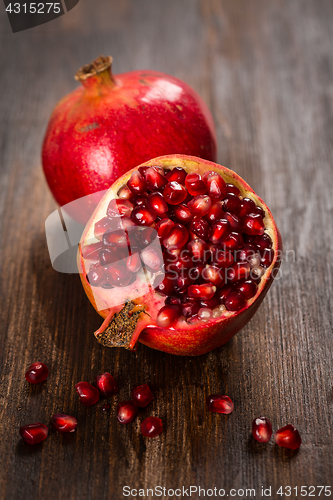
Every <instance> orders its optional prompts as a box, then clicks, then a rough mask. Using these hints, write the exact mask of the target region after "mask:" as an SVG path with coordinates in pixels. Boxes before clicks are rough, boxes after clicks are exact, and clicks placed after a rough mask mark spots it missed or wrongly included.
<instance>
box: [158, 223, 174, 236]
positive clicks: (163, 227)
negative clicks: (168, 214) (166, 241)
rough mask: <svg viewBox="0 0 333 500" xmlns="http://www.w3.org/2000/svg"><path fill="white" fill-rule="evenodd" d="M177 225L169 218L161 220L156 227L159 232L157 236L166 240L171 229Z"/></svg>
mask: <svg viewBox="0 0 333 500" xmlns="http://www.w3.org/2000/svg"><path fill="white" fill-rule="evenodd" d="M174 225H175V223H174V222H173V221H172V220H171V219H168V218H165V219H162V220H160V221H159V222H158V223H157V224H156V226H155V229H156V231H157V234H158V235H159V237H160V238H165V237H166V236H167V235H168V234H169V232H170V229H171V228H172V227H173V226H174Z"/></svg>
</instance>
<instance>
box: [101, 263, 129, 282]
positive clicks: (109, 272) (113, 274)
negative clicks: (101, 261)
mask: <svg viewBox="0 0 333 500" xmlns="http://www.w3.org/2000/svg"><path fill="white" fill-rule="evenodd" d="M104 272H105V274H106V276H107V278H108V280H109V282H110V283H111V285H112V286H127V285H129V283H130V282H131V281H132V279H133V274H132V273H131V272H130V271H129V270H128V269H127V268H126V267H124V266H122V265H121V264H111V266H109V267H105V268H104Z"/></svg>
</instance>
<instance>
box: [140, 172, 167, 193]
mask: <svg viewBox="0 0 333 500" xmlns="http://www.w3.org/2000/svg"><path fill="white" fill-rule="evenodd" d="M145 178H146V181H147V184H148V189H150V190H151V191H154V190H156V189H157V190H158V189H161V188H162V187H163V186H165V185H166V184H167V182H168V181H167V180H166V178H165V177H164V175H163V171H162V170H161V169H159V168H158V167H149V168H147V170H146V171H145Z"/></svg>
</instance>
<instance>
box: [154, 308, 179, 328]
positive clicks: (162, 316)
mask: <svg viewBox="0 0 333 500" xmlns="http://www.w3.org/2000/svg"><path fill="white" fill-rule="evenodd" d="M180 311H181V308H180V306H178V305H176V304H170V305H169V304H168V305H166V306H164V307H162V308H161V309H160V310H159V311H158V315H157V318H156V324H157V326H159V327H160V328H168V327H169V326H171V325H173V324H174V323H175V322H176V321H177V319H178V318H179V314H180Z"/></svg>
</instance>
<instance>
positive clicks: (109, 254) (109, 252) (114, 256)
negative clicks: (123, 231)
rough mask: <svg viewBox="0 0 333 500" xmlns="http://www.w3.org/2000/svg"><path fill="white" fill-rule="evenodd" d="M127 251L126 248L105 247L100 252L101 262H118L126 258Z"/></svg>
mask: <svg viewBox="0 0 333 500" xmlns="http://www.w3.org/2000/svg"><path fill="white" fill-rule="evenodd" d="M126 256H127V251H125V249H120V248H116V247H114V248H113V247H111V248H105V249H104V250H102V251H101V252H100V253H99V262H100V264H101V265H102V266H108V265H109V264H112V263H113V262H117V261H119V260H122V259H123V258H126Z"/></svg>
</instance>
